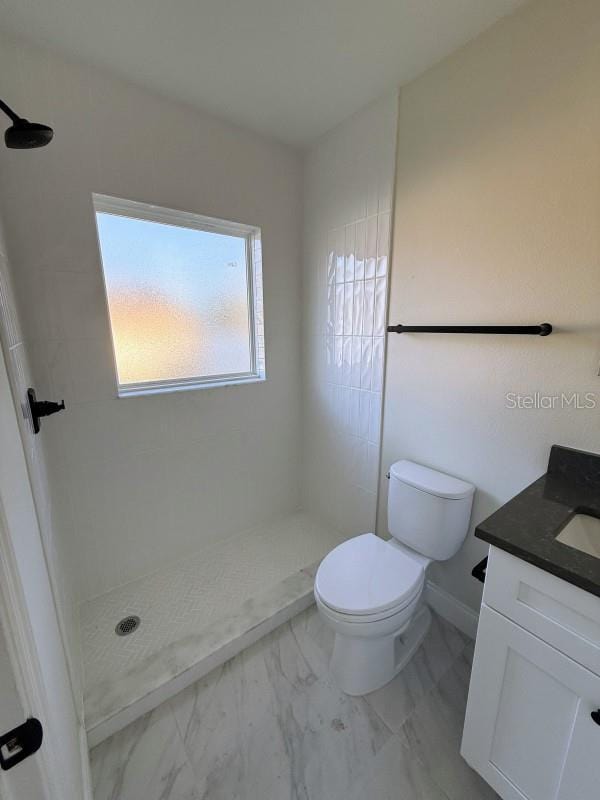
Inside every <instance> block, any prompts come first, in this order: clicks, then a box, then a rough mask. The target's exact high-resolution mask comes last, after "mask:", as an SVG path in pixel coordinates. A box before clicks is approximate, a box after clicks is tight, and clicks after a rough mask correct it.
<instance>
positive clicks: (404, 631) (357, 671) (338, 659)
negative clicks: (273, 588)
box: [315, 461, 475, 695]
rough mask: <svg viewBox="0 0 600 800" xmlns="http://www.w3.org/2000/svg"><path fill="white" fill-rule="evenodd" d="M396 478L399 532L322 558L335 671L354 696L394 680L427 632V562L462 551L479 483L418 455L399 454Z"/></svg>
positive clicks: (392, 506)
mask: <svg viewBox="0 0 600 800" xmlns="http://www.w3.org/2000/svg"><path fill="white" fill-rule="evenodd" d="M389 477H390V487H389V495H388V525H389V531H390V534H391V535H392V538H391V539H390V540H389V541H384V540H383V539H380V538H379V537H378V536H375V535H374V534H373V533H363V534H361V535H360V536H355V537H354V538H353V539H348V541H346V542H343V543H342V544H340V545H338V547H336V548H335V549H334V550H332V551H331V553H329V555H327V556H326V557H325V558H324V559H323V561H322V562H321V565H320V566H319V569H318V570H317V575H316V577H315V599H316V602H317V607H318V609H319V611H320V613H321V615H322V617H323V619H324V620H325V622H326V623H327V624H328V625H330V626H331V627H332V628H333V630H334V631H335V644H334V649H333V656H332V659H331V670H332V673H333V675H334V677H335V678H336V680H337V682H338V684H339V686H340V688H341V689H342V690H343V691H344V692H346V693H347V694H351V695H361V694H367V692H372V691H374V690H375V689H378V688H379V687H381V686H384V685H385V684H386V683H388V682H389V681H391V680H392V678H393V677H394V676H395V675H397V674H398V673H399V672H400V670H401V669H402V668H403V667H404V666H405V665H406V664H407V663H408V661H409V660H410V659H411V657H412V656H413V654H414V652H415V651H416V650H417V648H418V647H419V645H420V644H421V642H422V641H423V639H424V638H425V635H426V633H427V630H428V628H429V624H430V622H431V613H430V611H429V609H428V608H427V606H426V605H425V604H424V603H423V602H421V596H422V593H423V587H424V585H425V571H426V569H427V565H428V564H430V563H431V562H432V561H445V560H446V559H448V558H451V557H452V556H453V555H454V554H455V553H456V552H457V551H458V549H459V548H460V546H461V545H462V543H463V541H464V539H465V536H466V534H467V530H468V527H469V519H470V516H471V506H472V505H473V494H474V492H475V487H474V486H473V485H472V484H470V483H467V482H465V481H462V480H459V479H458V478H453V477H451V476H450V475H445V474H444V473H443V472H437V471H436V470H433V469H429V468H428V467H423V466H421V465H420V464H415V463H413V462H412V461H397V462H396V463H395V464H393V465H392V467H391V469H390V475H389Z"/></svg>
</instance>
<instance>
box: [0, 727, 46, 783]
mask: <svg viewBox="0 0 600 800" xmlns="http://www.w3.org/2000/svg"><path fill="white" fill-rule="evenodd" d="M43 737H44V729H43V728H42V723H41V722H40V721H39V719H35V717H31V719H28V720H25V722H24V723H23V724H22V725H19V727H18V728H13V729H12V731H9V732H8V733H4V734H2V736H0V767H2V769H5V770H6V769H11V768H12V767H14V766H16V765H17V764H20V763H21V761H23V760H24V759H26V758H29V756H32V755H33V754H34V753H37V751H38V750H39V749H40V747H41V745H42V739H43Z"/></svg>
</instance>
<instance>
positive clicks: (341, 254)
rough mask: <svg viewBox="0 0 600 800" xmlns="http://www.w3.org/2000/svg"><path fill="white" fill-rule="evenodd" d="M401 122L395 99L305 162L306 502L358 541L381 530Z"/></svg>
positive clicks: (369, 111)
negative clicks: (391, 235)
mask: <svg viewBox="0 0 600 800" xmlns="http://www.w3.org/2000/svg"><path fill="white" fill-rule="evenodd" d="M396 118H397V96H396V94H395V93H394V94H393V95H390V96H388V97H386V98H383V99H382V100H380V101H378V102H377V103H375V104H373V105H371V106H369V107H368V108H366V109H364V110H363V111H361V112H359V113H358V114H356V115H354V116H353V117H351V118H350V119H349V120H347V121H346V122H344V123H342V124H341V125H340V126H338V127H337V128H335V129H334V130H333V131H332V132H331V133H329V134H328V135H326V136H325V137H323V138H322V139H320V140H319V141H318V142H317V143H316V144H315V145H314V146H313V147H312V148H311V149H310V151H309V152H308V154H307V156H306V161H305V187H304V209H305V211H304V215H305V230H304V254H303V255H304V271H303V280H304V286H303V315H304V316H303V331H304V335H303V343H304V352H303V369H304V372H303V374H304V394H303V402H304V406H303V412H304V428H303V430H304V470H303V472H304V483H303V485H304V503H305V506H306V507H307V508H308V509H309V510H311V511H313V512H316V513H318V514H320V515H322V516H324V517H326V518H327V519H329V520H330V521H331V522H332V523H333V524H334V525H336V526H337V527H338V528H339V529H340V530H341V531H343V532H345V533H347V535H348V536H352V535H355V534H358V533H362V532H364V531H368V530H374V527H375V516H376V508H377V500H376V493H377V475H378V469H379V450H380V429H381V404H382V383H383V360H384V346H385V336H384V335H385V323H386V308H387V272H388V257H389V228H390V212H391V206H392V187H393V175H394V159H395V142H396ZM346 301H347V303H346Z"/></svg>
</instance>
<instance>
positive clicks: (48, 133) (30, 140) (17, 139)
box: [0, 100, 54, 150]
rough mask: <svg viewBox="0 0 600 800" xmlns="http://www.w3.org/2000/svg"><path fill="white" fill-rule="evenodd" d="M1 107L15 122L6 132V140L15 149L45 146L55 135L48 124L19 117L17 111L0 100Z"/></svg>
mask: <svg viewBox="0 0 600 800" xmlns="http://www.w3.org/2000/svg"><path fill="white" fill-rule="evenodd" d="M0 109H1V110H2V111H4V113H5V114H6V115H7V116H8V117H10V118H11V119H12V121H13V124H12V125H11V126H10V128H7V129H6V131H5V132H4V142H5V143H6V146H7V147H10V148H11V149H13V150H30V149H32V148H33V147H44V146H45V145H47V144H48V143H49V142H50V141H52V137H53V136H54V131H53V130H52V128H49V127H48V125H42V124H41V123H40V122H29V120H28V119H23V118H22V117H19V116H18V115H17V114H15V112H14V111H13V110H12V109H11V108H9V106H7V105H6V103H5V102H3V101H2V100H0Z"/></svg>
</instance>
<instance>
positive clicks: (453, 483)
mask: <svg viewBox="0 0 600 800" xmlns="http://www.w3.org/2000/svg"><path fill="white" fill-rule="evenodd" d="M390 476H391V477H392V478H395V479H396V480H399V481H402V482H403V483H406V484H408V485H409V486H414V487H415V488H416V489H420V490H421V491H422V492H427V493H428V494H433V495H435V496H436V497H444V498H446V499H448V500H461V499H462V498H464V497H470V496H471V495H472V494H473V492H474V491H475V487H474V486H473V484H472V483H467V481H461V480H460V478H454V477H453V476H452V475H446V473H445V472H438V471H437V470H436V469H430V468H429V467H424V466H422V464H415V462H414V461H405V460H403V461H396V463H395V464H392V466H391V467H390Z"/></svg>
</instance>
